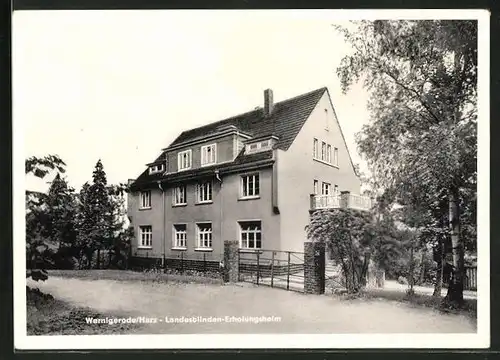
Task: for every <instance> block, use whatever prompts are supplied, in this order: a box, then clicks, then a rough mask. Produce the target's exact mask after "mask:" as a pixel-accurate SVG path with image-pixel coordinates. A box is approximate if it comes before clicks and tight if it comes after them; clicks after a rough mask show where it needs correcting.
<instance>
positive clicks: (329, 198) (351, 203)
mask: <svg viewBox="0 0 500 360" xmlns="http://www.w3.org/2000/svg"><path fill="white" fill-rule="evenodd" d="M372 202H373V201H372V199H371V198H370V197H368V196H362V195H357V194H351V193H349V192H348V191H344V192H342V193H340V194H334V195H311V209H312V210H318V209H338V208H349V209H356V210H363V211H369V210H371V208H372V205H373V203H372Z"/></svg>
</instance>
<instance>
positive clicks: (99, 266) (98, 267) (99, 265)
mask: <svg viewBox="0 0 500 360" xmlns="http://www.w3.org/2000/svg"><path fill="white" fill-rule="evenodd" d="M96 268H97V269H100V268H101V249H97V260H96Z"/></svg>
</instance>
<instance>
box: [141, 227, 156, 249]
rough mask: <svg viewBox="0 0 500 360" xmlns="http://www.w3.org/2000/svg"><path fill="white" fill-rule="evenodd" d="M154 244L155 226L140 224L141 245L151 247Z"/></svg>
mask: <svg viewBox="0 0 500 360" xmlns="http://www.w3.org/2000/svg"><path fill="white" fill-rule="evenodd" d="M152 246H153V228H152V227H151V225H145V226H139V247H142V248H150V247H152Z"/></svg>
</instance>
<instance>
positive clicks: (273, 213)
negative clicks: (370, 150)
mask: <svg viewBox="0 0 500 360" xmlns="http://www.w3.org/2000/svg"><path fill="white" fill-rule="evenodd" d="M263 105H264V106H263V107H259V108H257V109H254V110H252V111H249V112H246V113H244V114H241V115H237V116H234V117H231V118H228V119H225V120H221V121H218V122H215V123H211V124H208V125H205V126H202V127H199V128H195V129H191V130H187V131H184V132H182V133H181V134H180V135H179V136H178V137H177V138H176V139H175V140H174V141H173V142H172V143H171V144H170V145H169V146H168V147H166V148H164V149H162V151H161V154H160V155H159V156H158V158H157V159H156V160H154V161H153V162H151V163H150V164H147V166H148V167H147V169H146V170H145V171H144V172H143V173H142V174H141V175H140V176H139V177H138V178H137V179H135V180H132V181H130V192H129V195H128V216H129V218H130V221H131V224H132V225H133V227H134V230H135V232H136V241H135V242H134V244H133V246H132V254H133V256H134V257H138V258H145V257H147V258H155V259H173V258H179V257H183V258H186V259H190V258H195V259H200V258H201V257H203V259H209V260H217V259H220V256H221V254H222V253H223V242H224V240H238V241H239V243H240V248H241V249H247V250H248V251H250V252H251V251H254V250H256V249H259V248H260V249H270V250H286V251H303V243H304V241H305V240H306V232H305V226H306V225H307V224H308V221H309V216H310V210H311V209H312V208H320V207H330V206H339V201H341V200H340V196H339V194H340V192H344V193H343V194H344V195H345V194H347V196H348V200H349V199H350V200H349V201H350V203H351V204H352V206H354V205H355V204H358V206H361V207H363V206H366V199H365V198H363V197H360V196H357V195H355V194H359V191H360V186H361V184H360V180H359V178H358V176H357V175H356V173H355V169H354V167H353V163H352V161H351V157H350V155H349V151H348V149H347V146H346V143H345V140H344V136H343V135H342V130H341V128H340V125H339V122H338V120H337V117H336V115H335V110H334V108H333V105H332V102H331V99H330V95H329V92H328V89H327V88H321V89H318V90H314V91H311V92H308V93H306V94H303V95H299V96H296V97H294V98H291V99H287V100H284V101H280V102H277V103H274V101H273V92H272V91H271V90H269V89H268V90H265V91H264V104H263ZM368 200H369V199H368Z"/></svg>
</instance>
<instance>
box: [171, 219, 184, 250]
mask: <svg viewBox="0 0 500 360" xmlns="http://www.w3.org/2000/svg"><path fill="white" fill-rule="evenodd" d="M186 240H187V232H186V224H176V225H174V247H176V248H185V247H186V246H187V245H186V242H187V241H186Z"/></svg>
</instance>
